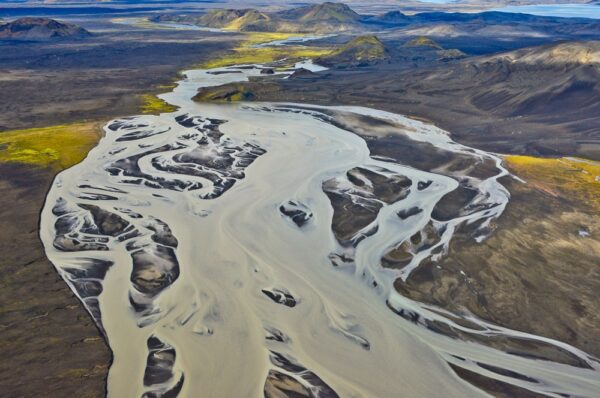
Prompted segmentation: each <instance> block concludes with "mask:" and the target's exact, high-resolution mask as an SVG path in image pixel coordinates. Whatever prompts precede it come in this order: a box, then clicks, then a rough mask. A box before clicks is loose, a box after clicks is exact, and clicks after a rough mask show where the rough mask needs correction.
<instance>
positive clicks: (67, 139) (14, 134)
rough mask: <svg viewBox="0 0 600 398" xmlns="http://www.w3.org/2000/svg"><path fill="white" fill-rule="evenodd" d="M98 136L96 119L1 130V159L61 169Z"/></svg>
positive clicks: (78, 157)
mask: <svg viewBox="0 0 600 398" xmlns="http://www.w3.org/2000/svg"><path fill="white" fill-rule="evenodd" d="M101 136H102V129H101V125H100V124H99V123H95V122H89V123H74V124H66V125H60V126H51V127H42V128H34V129H27V130H13V131H6V132H3V133H0V162H12V163H26V164H31V165H35V166H42V167H51V168H53V169H55V170H62V169H65V168H69V167H71V166H73V165H75V164H77V163H79V162H81V161H82V160H83V159H84V158H85V156H86V155H87V153H88V152H89V151H90V149H92V148H93V147H94V146H95V145H96V143H97V142H98V140H99V139H100V137H101Z"/></svg>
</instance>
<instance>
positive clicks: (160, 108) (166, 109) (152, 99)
mask: <svg viewBox="0 0 600 398" xmlns="http://www.w3.org/2000/svg"><path fill="white" fill-rule="evenodd" d="M177 109H179V108H177V107H176V106H173V105H171V104H169V103H168V102H166V101H163V100H161V99H160V98H158V97H157V96H156V95H153V94H144V95H142V107H141V111H142V113H143V114H146V115H158V114H160V113H171V112H175V111H176V110H177Z"/></svg>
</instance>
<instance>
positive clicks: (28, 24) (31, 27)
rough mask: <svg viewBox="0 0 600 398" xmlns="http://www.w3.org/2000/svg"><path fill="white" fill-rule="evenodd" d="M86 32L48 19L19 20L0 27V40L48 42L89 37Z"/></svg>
mask: <svg viewBox="0 0 600 398" xmlns="http://www.w3.org/2000/svg"><path fill="white" fill-rule="evenodd" d="M90 35H91V34H90V32H88V31H87V30H85V29H83V28H81V27H79V26H77V25H72V24H67V23H62V22H59V21H56V20H54V19H48V18H20V19H17V20H15V21H13V22H9V23H6V24H4V25H0V39H8V40H48V39H56V38H81V37H87V36H90Z"/></svg>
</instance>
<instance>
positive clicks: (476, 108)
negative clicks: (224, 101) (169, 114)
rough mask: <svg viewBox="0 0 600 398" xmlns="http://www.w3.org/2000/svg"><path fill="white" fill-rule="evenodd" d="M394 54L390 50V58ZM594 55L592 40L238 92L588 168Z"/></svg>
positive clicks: (598, 138)
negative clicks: (340, 110)
mask: <svg viewBox="0 0 600 398" xmlns="http://www.w3.org/2000/svg"><path fill="white" fill-rule="evenodd" d="M387 48H388V49H390V48H391V46H390V45H387ZM401 51H402V49H398V48H395V49H394V48H392V49H391V53H392V59H394V58H396V59H397V58H399V57H401V55H399V54H401ZM427 51H428V50H426V52H427ZM599 54H600V42H598V41H587V42H568V43H559V44H553V45H547V46H545V47H535V48H528V49H523V50H519V51H514V52H508V53H501V54H497V55H492V56H483V57H478V58H467V59H464V60H460V61H453V62H451V63H442V64H441V65H439V66H434V67H424V68H417V69H415V68H414V67H411V66H410V65H404V68H403V67H402V66H400V67H398V64H396V63H393V64H391V65H387V64H381V65H379V66H377V67H371V68H363V69H360V68H354V69H351V70H330V71H326V72H320V73H318V74H316V75H314V76H312V77H311V78H310V79H302V80H296V79H287V80H273V79H270V80H269V84H263V83H261V82H260V81H254V82H251V83H249V84H246V85H245V87H244V89H245V91H246V92H249V93H251V94H252V98H254V99H256V100H259V101H261V100H264V101H294V102H309V103H320V104H331V103H338V104H346V105H366V106H369V107H373V108H378V109H384V110H388V111H391V112H396V113H401V114H405V115H408V116H413V117H416V118H422V119H425V120H430V121H432V122H434V123H435V124H437V125H439V126H440V127H442V128H444V129H445V130H448V131H450V132H452V135H453V137H454V138H455V139H456V140H457V141H459V142H462V143H465V144H469V145H472V146H475V147H478V148H482V149H485V150H488V151H493V152H501V153H514V154H530V155H546V156H548V155H551V156H560V155H562V156H569V155H577V156H582V157H586V158H590V159H596V160H598V159H600V130H599V127H598V126H600V86H599V83H598V82H600V64H599V63H598V56H599Z"/></svg>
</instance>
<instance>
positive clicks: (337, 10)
mask: <svg viewBox="0 0 600 398" xmlns="http://www.w3.org/2000/svg"><path fill="white" fill-rule="evenodd" d="M277 15H278V16H279V17H280V18H283V19H288V20H295V21H302V22H308V23H314V22H332V23H354V22H357V21H358V20H360V19H361V16H360V15H359V14H357V13H356V12H354V10H352V9H351V8H350V7H348V6H347V5H346V4H343V3H332V2H326V3H322V4H315V5H310V6H306V7H300V8H294V9H291V10H286V11H282V12H279V13H278V14H277Z"/></svg>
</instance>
